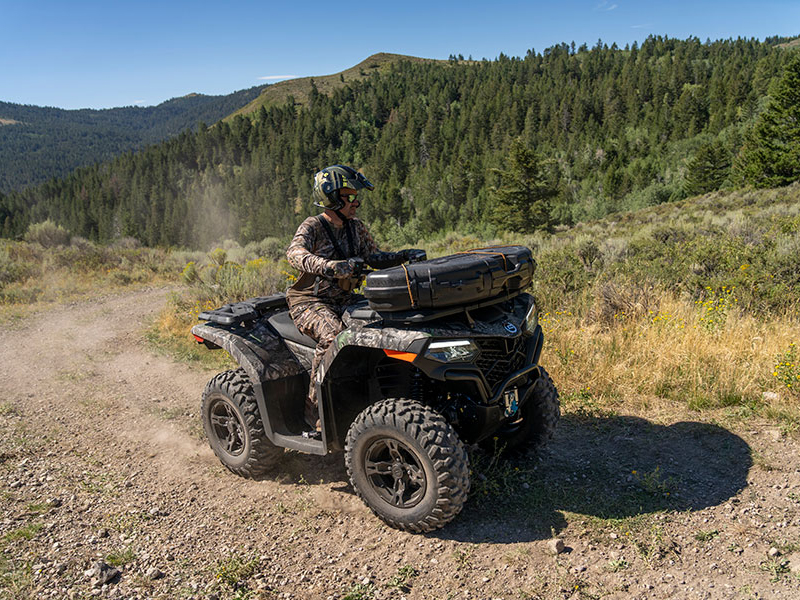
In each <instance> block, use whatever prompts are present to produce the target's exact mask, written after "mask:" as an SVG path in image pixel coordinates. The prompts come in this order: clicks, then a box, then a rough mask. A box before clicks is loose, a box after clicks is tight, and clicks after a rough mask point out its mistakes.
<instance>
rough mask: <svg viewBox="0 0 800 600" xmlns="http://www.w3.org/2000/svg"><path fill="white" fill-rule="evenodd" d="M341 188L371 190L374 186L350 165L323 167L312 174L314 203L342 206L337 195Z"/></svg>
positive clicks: (322, 206) (329, 206)
mask: <svg viewBox="0 0 800 600" xmlns="http://www.w3.org/2000/svg"><path fill="white" fill-rule="evenodd" d="M342 188H350V189H353V190H361V189H367V190H370V191H371V190H373V189H375V186H374V185H372V184H371V183H370V182H369V180H368V179H367V178H366V177H364V175H362V174H361V173H359V172H358V171H356V170H355V169H353V168H352V167H346V166H344V165H333V166H330V167H325V168H324V169H322V170H321V171H319V172H317V174H316V175H314V205H315V206H319V207H321V208H329V209H331V210H339V209H340V208H342V207H343V206H344V202H343V201H342V199H341V197H340V196H339V190H341V189H342Z"/></svg>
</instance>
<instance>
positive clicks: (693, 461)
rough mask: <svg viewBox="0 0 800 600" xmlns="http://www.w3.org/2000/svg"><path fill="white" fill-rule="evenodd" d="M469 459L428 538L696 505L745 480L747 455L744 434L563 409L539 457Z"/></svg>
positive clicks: (528, 529)
mask: <svg viewBox="0 0 800 600" xmlns="http://www.w3.org/2000/svg"><path fill="white" fill-rule="evenodd" d="M472 466H473V485H472V492H471V494H470V499H469V501H468V502H467V504H466V506H465V507H464V510H463V511H462V513H461V515H460V516H459V517H458V518H457V519H456V520H455V521H453V523H451V524H450V525H448V526H447V527H445V528H444V529H442V530H440V531H436V532H433V533H431V534H428V535H429V536H432V537H436V538H441V539H454V540H459V541H467V542H476V543H477V542H494V543H516V542H523V541H531V540H536V539H546V538H549V537H552V536H553V535H554V534H557V533H558V532H559V531H560V530H562V529H564V528H565V527H566V525H567V522H566V519H565V517H564V513H565V512H570V513H578V514H581V515H586V516H589V517H597V518H600V519H624V518H628V517H635V516H638V515H647V514H652V513H656V512H660V511H665V510H678V511H681V510H700V509H703V508H706V507H709V506H715V505H718V504H721V503H722V502H725V501H726V500H728V499H729V498H731V497H732V496H734V495H736V494H737V493H738V492H740V491H741V490H742V489H743V488H744V487H746V485H747V474H748V472H749V470H750V467H751V466H752V458H751V454H750V447H749V446H748V445H747V443H745V441H744V440H742V439H741V438H740V437H739V436H737V435H735V434H733V433H731V432H730V431H728V430H726V429H724V428H722V427H719V426H717V425H711V424H707V423H696V422H679V423H675V424H673V425H669V426H663V425H656V424H654V423H651V422H649V421H647V420H645V419H641V418H637V417H627V416H623V417H616V416H612V417H605V416H604V417H596V416H591V417H585V416H575V415H568V416H566V417H564V418H562V420H561V423H560V424H559V427H558V430H557V432H556V435H555V436H554V439H553V440H551V442H550V444H549V445H548V446H547V448H546V449H545V450H544V451H543V452H542V453H541V454H540V455H538V456H526V457H517V458H513V457H512V458H508V459H503V458H501V459H499V460H498V459H497V457H496V456H490V455H487V454H480V453H477V452H475V453H473V454H472Z"/></svg>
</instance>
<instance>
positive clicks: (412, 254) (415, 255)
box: [400, 248, 428, 263]
mask: <svg viewBox="0 0 800 600" xmlns="http://www.w3.org/2000/svg"><path fill="white" fill-rule="evenodd" d="M400 253H401V254H402V255H403V258H404V259H405V260H407V261H408V262H412V263H415V262H421V261H423V260H428V254H427V252H425V250H417V249H416V248H408V249H406V250H400Z"/></svg>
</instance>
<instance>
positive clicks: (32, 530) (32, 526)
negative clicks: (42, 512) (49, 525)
mask: <svg viewBox="0 0 800 600" xmlns="http://www.w3.org/2000/svg"><path fill="white" fill-rule="evenodd" d="M42 527H44V525H43V524H42V523H29V524H28V525H24V526H23V527H20V528H18V529H15V530H13V531H9V532H8V533H6V534H5V535H4V536H3V541H4V542H18V541H20V540H32V539H33V538H34V537H35V536H36V534H37V533H39V532H40V531H41V530H42Z"/></svg>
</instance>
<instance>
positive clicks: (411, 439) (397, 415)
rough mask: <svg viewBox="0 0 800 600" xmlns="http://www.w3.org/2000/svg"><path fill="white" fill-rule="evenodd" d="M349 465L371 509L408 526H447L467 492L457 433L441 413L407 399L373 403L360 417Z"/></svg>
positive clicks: (350, 436) (349, 446)
mask: <svg viewBox="0 0 800 600" xmlns="http://www.w3.org/2000/svg"><path fill="white" fill-rule="evenodd" d="M345 466H346V467H347V474H348V475H349V477H350V482H351V483H352V485H353V488H354V489H355V491H356V493H357V494H358V496H359V497H360V498H361V499H362V500H363V501H364V503H365V504H366V505H367V506H369V508H370V509H371V510H372V512H373V513H375V514H376V515H377V516H378V517H379V518H380V519H382V520H383V521H384V522H386V523H387V524H388V525H390V526H391V527H394V528H396V529H401V530H404V531H411V532H415V533H420V532H424V531H433V530H434V529H438V528H439V527H443V526H444V525H445V524H447V523H449V522H450V521H451V520H452V519H453V518H454V517H455V516H456V515H457V514H458V513H459V512H461V509H462V508H463V506H464V502H465V501H466V499H467V494H468V493H469V460H468V458H467V452H466V449H465V448H464V444H463V443H462V442H461V440H460V439H459V438H458V434H456V432H455V430H454V429H453V428H452V426H451V425H450V424H449V423H448V422H447V421H445V419H444V417H442V416H441V415H440V414H438V413H436V412H434V411H433V410H431V409H430V408H428V407H427V406H425V405H423V404H420V403H419V402H414V401H412V400H406V399H403V398H400V399H390V400H384V401H381V402H378V403H376V404H373V405H372V406H369V407H368V408H366V409H365V410H364V411H363V412H361V414H359V415H358V417H356V420H355V421H354V422H353V424H352V425H351V426H350V430H349V431H348V432H347V440H346V442H345Z"/></svg>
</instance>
